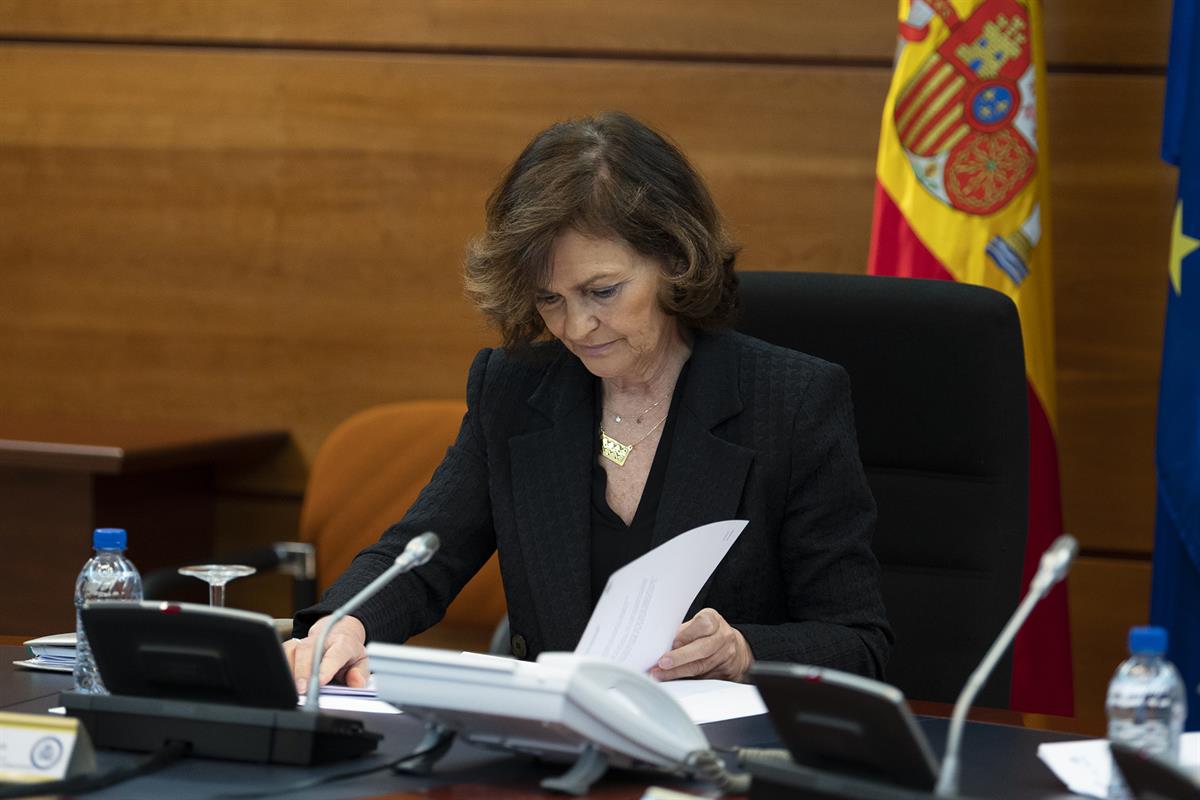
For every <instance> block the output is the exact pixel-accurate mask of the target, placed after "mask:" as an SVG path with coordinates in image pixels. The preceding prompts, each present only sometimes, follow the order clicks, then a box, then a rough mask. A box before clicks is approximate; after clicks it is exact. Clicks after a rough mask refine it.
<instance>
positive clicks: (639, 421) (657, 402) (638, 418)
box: [612, 392, 671, 425]
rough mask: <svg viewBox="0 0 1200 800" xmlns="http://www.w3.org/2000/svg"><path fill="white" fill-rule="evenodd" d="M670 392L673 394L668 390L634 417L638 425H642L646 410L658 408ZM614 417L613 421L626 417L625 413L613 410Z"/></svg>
mask: <svg viewBox="0 0 1200 800" xmlns="http://www.w3.org/2000/svg"><path fill="white" fill-rule="evenodd" d="M670 394H671V393H670V392H667V393H666V394H664V395H663V396H662V397H660V398H658V399H657V400H655V401H654V402H653V403H651V404H650V405H648V406H646V407H645V408H643V409H642V410H641V411H639V412H638V414H637V416H636V417H634V418H633V421H634V422H635V423H637V424H638V425H641V424H642V417H644V416H646V412H648V411H653V410H654V409H656V408H658V407H659V406H660V405H662V401H663V400H666V399H667V397H668V396H670ZM612 418H613V422H618V423H619V422H620V421H621V420H622V419H623V418H624V415H623V414H621V413H620V412H618V411H614V412H612Z"/></svg>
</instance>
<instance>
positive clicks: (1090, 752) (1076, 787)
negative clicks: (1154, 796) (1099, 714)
mask: <svg viewBox="0 0 1200 800" xmlns="http://www.w3.org/2000/svg"><path fill="white" fill-rule="evenodd" d="M1038 758H1040V759H1041V760H1042V762H1043V763H1044V764H1045V765H1046V766H1048V767H1049V768H1050V771H1051V772H1053V773H1054V775H1055V776H1056V777H1057V778H1058V779H1059V780H1060V781H1062V782H1063V783H1064V784H1066V786H1067V788H1068V789H1070V790H1071V791H1072V792H1075V793H1076V794H1086V795H1090V796H1091V797H1104V796H1106V795H1107V794H1108V782H1109V778H1110V777H1111V776H1112V756H1111V755H1109V752H1108V740H1107V739H1087V740H1085V741H1082V742H1047V743H1045V744H1040V745H1038ZM1179 760H1180V767H1182V768H1183V769H1184V770H1185V771H1188V772H1192V773H1193V774H1194V773H1195V772H1196V771H1197V770H1198V769H1200V733H1185V734H1184V735H1183V738H1182V739H1181V741H1180V745H1179Z"/></svg>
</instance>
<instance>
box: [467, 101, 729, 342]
mask: <svg viewBox="0 0 1200 800" xmlns="http://www.w3.org/2000/svg"><path fill="white" fill-rule="evenodd" d="M569 229H574V230H577V231H579V232H580V233H584V234H587V235H591V236H613V235H615V236H618V237H620V238H621V239H624V240H625V241H626V242H628V243H629V244H630V245H631V246H632V247H633V248H634V249H635V250H637V251H638V252H639V253H641V254H642V255H644V256H648V257H650V258H654V259H656V260H657V261H659V262H660V263H661V264H662V265H663V266H664V274H663V276H662V278H663V286H664V291H663V292H662V295H661V296H660V299H659V302H660V303H661V304H662V307H663V310H664V311H665V312H666V313H668V314H670V315H672V316H675V317H677V318H678V319H679V320H681V321H682V322H683V323H684V324H685V325H687V326H688V327H691V328H698V329H714V328H720V327H723V326H726V325H728V324H730V322H731V320H732V318H733V316H734V313H735V312H736V310H737V302H738V294H737V275H736V274H735V273H734V269H733V265H734V261H735V259H736V256H737V250H738V248H737V246H736V245H735V244H734V243H733V242H732V241H731V240H730V238H729V236H728V235H727V234H726V232H725V227H724V225H723V224H722V221H721V217H720V214H719V213H718V212H717V207H716V205H715V204H714V203H713V200H712V197H711V196H710V195H709V193H708V188H707V187H706V186H705V185H704V181H703V180H702V179H701V178H700V176H699V175H698V174H697V173H696V171H695V170H694V169H693V168H692V166H691V164H689V163H688V161H687V159H686V158H685V157H684V155H683V153H681V152H680V151H679V149H678V148H677V147H675V145H673V144H672V143H671V142H669V141H667V139H666V138H664V137H663V136H661V135H660V134H658V133H657V132H655V131H654V130H652V129H650V128H649V127H647V126H646V125H644V124H643V123H641V122H639V121H638V120H636V119H634V118H633V117H631V116H629V115H628V114H625V113H623V112H619V111H610V112H606V113H603V114H599V115H597V116H595V117H588V118H585V119H580V120H572V121H569V122H560V123H558V124H556V125H553V126H551V127H549V128H547V129H546V130H544V131H542V132H541V133H539V134H538V135H537V136H535V137H534V139H533V141H531V142H530V143H529V144H528V145H527V146H526V147H525V150H524V151H523V152H522V153H521V155H520V156H518V157H517V160H516V161H515V162H513V165H512V166H511V167H509V169H508V172H507V174H506V175H505V176H504V178H503V180H501V181H500V184H499V185H498V186H497V187H496V189H495V191H493V192H492V195H491V197H490V198H488V203H487V229H486V231H485V232H484V234H483V235H482V236H481V237H479V238H478V239H477V240H475V241H473V242H472V243H471V244H470V246H469V247H468V249H467V263H466V290H467V296H468V297H470V298H471V299H472V300H473V301H474V302H475V304H476V305H477V306H479V308H480V310H481V311H483V313H484V314H485V315H486V316H487V317H488V318H489V319H490V320H491V321H492V322H493V323H495V324H496V326H497V327H498V328H499V329H500V332H501V334H502V336H503V338H504V344H505V345H506V346H509V347H521V346H524V345H528V344H529V343H531V342H533V341H534V340H536V339H538V338H539V337H541V336H542V335H543V334H544V333H545V326H544V325H543V323H542V318H541V316H540V315H539V314H538V310H537V306H536V303H535V293H536V291H537V289H538V288H540V287H541V286H542V285H543V284H544V283H545V281H546V280H547V278H548V273H549V269H550V251H551V248H552V246H553V244H554V240H555V239H556V238H557V237H558V235H559V234H560V233H562V232H563V231H566V230H569Z"/></svg>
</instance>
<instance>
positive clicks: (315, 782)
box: [217, 742, 441, 800]
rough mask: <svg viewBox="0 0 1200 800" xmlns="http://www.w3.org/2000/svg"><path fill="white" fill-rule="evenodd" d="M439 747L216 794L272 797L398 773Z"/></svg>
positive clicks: (244, 799) (247, 799)
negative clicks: (278, 783)
mask: <svg viewBox="0 0 1200 800" xmlns="http://www.w3.org/2000/svg"><path fill="white" fill-rule="evenodd" d="M439 747H441V743H440V742H435V743H433V744H432V745H430V746H429V747H425V748H423V749H421V750H414V751H413V752H411V753H405V754H404V755H402V756H401V757H400V758H397V759H396V760H395V761H388V762H386V763H384V764H374V765H372V766H370V767H363V768H361V769H352V770H346V771H345V772H336V773H334V774H332V775H318V776H317V777H315V778H308V779H307V780H303V781H296V782H295V783H290V784H288V785H287V786H277V787H273V788H271V789H264V790H262V791H254V792H235V793H233V794H219V795H217V797H219V798H229V800H234V798H236V799H237V800H251V799H252V798H258V797H274V796H275V795H279V794H290V793H292V792H302V791H304V790H305V789H312V788H314V787H316V786H323V785H325V784H327V783H334V782H336V781H341V780H346V779H347V778H359V777H362V776H363V775H370V774H372V773H374V772H383V771H384V770H389V769H390V770H393V771H395V772H398V773H399V772H403V771H404V762H406V761H412V760H413V759H416V758H420V757H421V756H424V755H428V754H429V753H432V752H434V751H435V750H437V749H438V748H439Z"/></svg>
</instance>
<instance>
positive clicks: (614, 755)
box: [367, 642, 731, 794]
mask: <svg viewBox="0 0 1200 800" xmlns="http://www.w3.org/2000/svg"><path fill="white" fill-rule="evenodd" d="M367 655H368V656H369V657H370V659H371V667H372V669H373V671H374V672H375V681H376V685H377V686H378V691H379V697H380V698H381V699H383V700H386V701H387V702H389V703H391V704H393V705H395V706H397V707H398V708H400V709H401V710H403V711H404V712H405V713H407V714H412V715H413V716H415V717H418V718H420V719H423V720H424V721H425V722H426V723H427V724H429V725H431V726H438V727H441V728H444V729H449V730H451V731H454V732H455V733H457V734H458V735H459V736H461V737H462V738H464V739H465V740H467V741H468V742H470V743H472V744H475V745H478V746H482V747H490V748H500V749H504V750H513V751H517V752H522V753H530V754H534V755H537V756H540V757H542V758H548V759H557V760H574V761H575V764H574V766H573V767H572V768H571V769H570V770H569V771H568V772H567V773H565V774H564V775H562V776H560V777H558V778H550V779H547V780H545V781H543V782H542V785H543V786H544V787H545V788H548V789H554V790H558V791H565V792H570V793H574V794H580V793H583V792H586V790H587V788H588V787H589V786H590V785H591V784H592V783H593V782H594V781H596V780H597V779H598V778H599V777H600V776H601V775H603V774H604V771H605V770H606V769H607V767H608V766H609V765H613V766H620V767H651V768H654V769H660V770H666V771H669V772H673V773H678V774H696V775H698V776H701V777H704V778H706V779H708V780H712V781H715V782H717V783H718V784H722V782H723V781H727V780H730V779H731V776H729V775H728V774H726V773H724V772H723V770H722V769H721V766H720V762H719V760H718V759H717V758H716V756H715V755H714V754H713V753H712V751H711V749H710V746H709V744H708V740H707V739H706V738H705V736H704V734H703V733H702V732H701V731H700V729H699V727H697V726H696V724H695V723H694V722H692V720H691V719H690V718H689V717H688V715H687V713H686V712H685V711H684V710H683V709H682V708H681V707H680V705H679V703H677V702H676V701H675V699H674V698H672V697H671V696H669V695H668V694H667V693H666V692H664V691H663V690H662V688H661V687H660V686H659V685H658V684H657V683H656V682H655V681H654V680H652V679H651V678H650V677H648V676H646V675H644V674H642V673H639V672H635V671H633V670H631V669H629V668H627V667H623V666H620V665H618V664H613V663H610V662H606V661H601V660H598V659H595V658H589V657H586V656H577V655H575V654H573V653H543V654H542V655H540V656H539V657H538V660H537V662H535V663H530V662H527V661H515V660H513V659H508V658H500V657H496V656H484V655H479V654H475V653H454V652H450V651H445V650H432V649H428V648H422V647H411V646H408V645H395V644H383V643H377V642H375V643H371V644H370V645H368V646H367Z"/></svg>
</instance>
